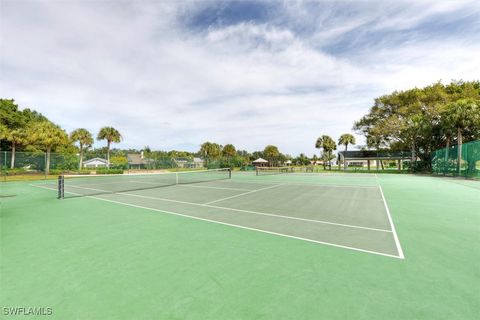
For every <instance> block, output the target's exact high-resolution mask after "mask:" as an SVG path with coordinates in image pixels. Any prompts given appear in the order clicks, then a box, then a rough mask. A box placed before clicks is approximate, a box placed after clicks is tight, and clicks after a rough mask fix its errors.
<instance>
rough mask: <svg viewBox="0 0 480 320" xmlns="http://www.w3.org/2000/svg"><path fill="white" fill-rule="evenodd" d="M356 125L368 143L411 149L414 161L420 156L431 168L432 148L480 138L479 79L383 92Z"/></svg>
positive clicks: (427, 166)
mask: <svg viewBox="0 0 480 320" xmlns="http://www.w3.org/2000/svg"><path fill="white" fill-rule="evenodd" d="M353 129H354V130H355V131H356V132H358V133H359V134H362V135H364V136H365V137H366V141H367V146H368V147H370V148H375V149H377V150H378V149H389V150H393V151H400V150H402V151H411V154H412V162H415V161H416V159H417V157H418V158H419V159H420V160H421V161H420V162H419V164H418V165H419V166H421V168H420V169H430V168H429V166H430V155H431V153H432V152H433V151H435V150H437V149H441V148H449V147H450V146H451V145H453V144H457V145H459V146H461V145H462V143H464V142H467V141H473V140H478V139H480V82H479V81H452V82H451V83H449V84H446V85H445V84H442V83H441V82H437V83H434V84H432V85H429V86H426V87H424V88H413V89H409V90H404V91H395V92H393V93H390V94H387V95H383V96H381V97H378V98H376V99H375V101H374V104H373V106H372V107H371V108H370V110H369V112H368V113H367V114H366V115H365V116H363V117H362V118H361V119H359V120H358V121H357V122H355V124H354V127H353ZM458 150H460V151H459V154H458V160H460V159H461V153H460V152H461V148H458ZM457 164H458V165H459V164H460V161H457Z"/></svg>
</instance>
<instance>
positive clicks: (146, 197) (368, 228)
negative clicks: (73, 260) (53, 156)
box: [32, 185, 392, 232]
mask: <svg viewBox="0 0 480 320" xmlns="http://www.w3.org/2000/svg"><path fill="white" fill-rule="evenodd" d="M32 186H35V185H32ZM39 187H40V186H39ZM77 188H83V187H77ZM44 189H48V190H53V189H51V188H44ZM84 189H87V188H84ZM98 191H99V190H98ZM66 193H71V194H75V195H82V196H85V195H83V194H80V193H75V192H70V191H68V192H67V191H66ZM116 194H119V195H126V196H130V197H137V198H144V199H151V200H159V201H165V202H173V203H181V204H187V205H193V206H199V207H208V208H214V209H222V210H228V211H237V212H245V213H251V214H256V215H262V216H270V217H275V218H281V219H288V220H298V221H305V222H311V223H320V224H327V225H334V226H339V227H345V228H354V229H364V230H371V231H379V232H392V231H391V230H386V229H378V228H371V227H362V226H357V225H352V224H344V223H336V222H330V221H324V220H315V219H307V218H298V217H291V216H284V215H279V214H274V213H266V212H258V211H251V210H243V209H235V208H228V207H221V206H212V205H209V204H201V203H195V202H188V201H181V200H173V199H166V198H159V197H151V196H143V195H139V194H132V193H126V192H121V193H116ZM86 197H92V196H86Z"/></svg>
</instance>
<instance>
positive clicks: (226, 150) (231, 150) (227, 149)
mask: <svg viewBox="0 0 480 320" xmlns="http://www.w3.org/2000/svg"><path fill="white" fill-rule="evenodd" d="M222 153H223V155H224V156H225V157H227V158H229V159H230V158H233V157H235V154H236V153H237V150H236V149H235V146H234V145H233V144H226V145H225V146H224V147H223V150H222Z"/></svg>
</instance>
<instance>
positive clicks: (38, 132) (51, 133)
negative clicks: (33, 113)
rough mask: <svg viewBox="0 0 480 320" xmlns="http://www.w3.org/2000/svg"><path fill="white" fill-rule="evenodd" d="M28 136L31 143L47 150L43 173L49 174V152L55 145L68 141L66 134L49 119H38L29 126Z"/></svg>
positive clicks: (64, 143)
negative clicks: (38, 120)
mask: <svg viewBox="0 0 480 320" xmlns="http://www.w3.org/2000/svg"><path fill="white" fill-rule="evenodd" d="M28 136H29V138H30V141H31V142H32V143H34V144H36V145H39V146H41V147H42V148H43V149H44V150H45V151H46V152H47V162H46V164H45V173H46V174H49V172H50V156H51V152H52V150H53V149H54V148H55V147H57V146H61V145H66V144H68V143H69V140H68V136H67V134H66V133H65V131H64V130H62V129H61V128H60V127H59V126H57V125H55V124H53V123H51V122H50V121H40V122H36V123H34V124H33V125H32V126H31V127H30V128H29V134H28Z"/></svg>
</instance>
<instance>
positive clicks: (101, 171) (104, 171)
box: [96, 168, 123, 174]
mask: <svg viewBox="0 0 480 320" xmlns="http://www.w3.org/2000/svg"><path fill="white" fill-rule="evenodd" d="M96 172H97V174H122V173H123V169H107V168H99V169H97V171H96Z"/></svg>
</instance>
